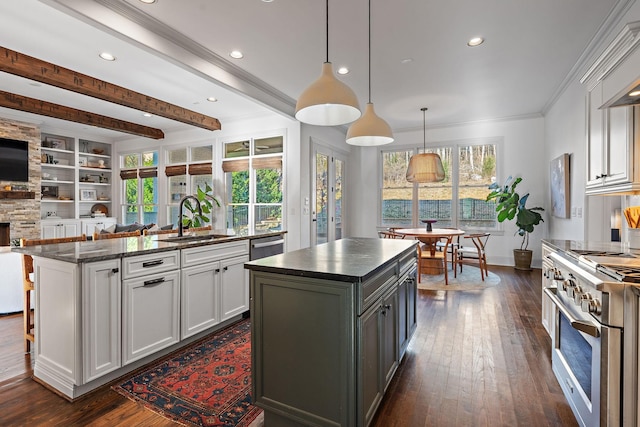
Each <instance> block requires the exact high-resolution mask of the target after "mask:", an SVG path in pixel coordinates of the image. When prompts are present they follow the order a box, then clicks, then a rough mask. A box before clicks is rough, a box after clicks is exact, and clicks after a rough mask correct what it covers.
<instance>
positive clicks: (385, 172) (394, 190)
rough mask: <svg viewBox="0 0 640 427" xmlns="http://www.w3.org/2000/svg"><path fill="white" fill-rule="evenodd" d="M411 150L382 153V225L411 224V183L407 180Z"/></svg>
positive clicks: (402, 225) (405, 225)
mask: <svg viewBox="0 0 640 427" xmlns="http://www.w3.org/2000/svg"><path fill="white" fill-rule="evenodd" d="M411 155H412V152H411V151H389V152H384V153H382V225H384V226H387V227H390V226H396V227H410V226H411V225H412V222H413V221H412V218H411V216H412V209H413V201H412V200H413V184H412V183H410V182H408V181H407V178H406V176H407V167H408V166H409V159H410V158H411Z"/></svg>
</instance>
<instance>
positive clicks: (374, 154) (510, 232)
mask: <svg viewBox="0 0 640 427" xmlns="http://www.w3.org/2000/svg"><path fill="white" fill-rule="evenodd" d="M478 138H501V139H502V143H501V146H499V147H498V150H499V152H498V157H499V158H498V165H497V166H498V177H497V179H498V181H503V180H504V179H505V178H506V177H507V176H509V175H512V176H522V177H523V178H524V180H523V181H522V183H521V184H520V185H519V187H518V188H519V190H521V193H520V194H522V193H526V192H529V193H530V196H529V200H528V202H527V206H530V207H534V206H541V207H543V208H545V209H547V206H548V203H547V201H546V190H545V189H546V186H545V179H546V175H547V174H548V164H547V163H545V161H544V120H543V118H542V117H533V118H525V119H519V120H499V121H490V122H482V123H472V124H465V125H460V126H447V127H440V128H427V145H438V143H443V142H452V141H461V142H462V141H473V140H477V139H478ZM395 139H396V140H395V141H394V142H393V143H392V144H390V145H387V146H383V147H381V149H382V150H388V149H390V148H391V149H395V148H398V149H402V148H408V147H416V146H421V145H422V141H423V130H422V128H420V129H418V130H415V131H410V132H399V133H396V134H395ZM379 152H380V149H377V148H369V147H366V148H358V149H355V150H354V154H353V155H352V156H351V157H352V167H353V169H354V170H355V171H356V173H357V175H356V176H355V177H354V182H353V185H354V187H355V189H356V191H355V201H354V204H356V205H357V210H356V212H354V210H352V211H351V212H352V213H354V215H355V218H353V220H352V223H353V224H354V227H352V229H351V230H352V235H353V236H363V237H375V236H376V230H377V227H378V225H379V224H378V221H379V215H378V199H379V189H380V184H381V178H380V176H379V172H378V168H377V164H378V161H379V160H378V159H379V155H380V154H379ZM353 193H354V191H352V192H351V194H353ZM547 210H548V209H547ZM547 216H548V215H547V214H546V211H545V212H543V218H544V220H545V223H543V224H541V226H538V227H536V229H535V231H534V233H533V234H532V235H531V238H530V241H529V249H532V250H533V251H534V254H533V265H538V266H539V265H540V263H541V254H540V248H541V244H540V239H541V238H542V236H543V235H544V233H545V229H546V221H547ZM503 228H504V232H503V233H492V236H491V238H490V239H489V246H488V249H487V253H488V262H489V263H490V264H498V265H513V252H512V250H513V249H514V248H516V249H517V248H520V243H521V241H522V238H521V237H520V236H514V233H515V231H516V227H515V223H514V222H511V223H504V224H503Z"/></svg>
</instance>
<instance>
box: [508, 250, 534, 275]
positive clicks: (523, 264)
mask: <svg viewBox="0 0 640 427" xmlns="http://www.w3.org/2000/svg"><path fill="white" fill-rule="evenodd" d="M532 257H533V251H532V250H530V249H514V250H513V260H514V261H515V263H516V267H515V268H516V270H527V271H528V270H531V258H532Z"/></svg>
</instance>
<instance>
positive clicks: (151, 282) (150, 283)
mask: <svg viewBox="0 0 640 427" xmlns="http://www.w3.org/2000/svg"><path fill="white" fill-rule="evenodd" d="M160 283H164V277H161V278H159V279H153V280H147V281H145V282H144V287H145V288H146V287H150V286H156V285H159V284H160Z"/></svg>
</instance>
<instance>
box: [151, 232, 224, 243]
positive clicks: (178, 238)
mask: <svg viewBox="0 0 640 427" xmlns="http://www.w3.org/2000/svg"><path fill="white" fill-rule="evenodd" d="M224 237H230V236H229V235H227V234H202V235H195V236H172V237H165V238H163V239H158V241H159V242H167V243H184V242H197V241H200V240H203V241H205V240H212V239H222V238H224Z"/></svg>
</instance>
